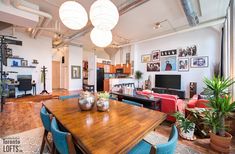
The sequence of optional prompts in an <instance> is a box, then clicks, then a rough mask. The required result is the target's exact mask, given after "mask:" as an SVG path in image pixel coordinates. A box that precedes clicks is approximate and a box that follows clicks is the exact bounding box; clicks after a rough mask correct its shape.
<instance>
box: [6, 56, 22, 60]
mask: <svg viewBox="0 0 235 154" xmlns="http://www.w3.org/2000/svg"><path fill="white" fill-rule="evenodd" d="M8 59H20V60H23V59H24V58H20V57H8Z"/></svg>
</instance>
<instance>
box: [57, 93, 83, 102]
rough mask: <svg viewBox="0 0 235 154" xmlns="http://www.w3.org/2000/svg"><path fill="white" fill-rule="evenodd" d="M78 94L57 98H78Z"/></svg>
mask: <svg viewBox="0 0 235 154" xmlns="http://www.w3.org/2000/svg"><path fill="white" fill-rule="evenodd" d="M79 97H80V95H79V94H75V95H66V96H60V97H59V99H60V100H62V101H63V100H66V99H70V98H79Z"/></svg>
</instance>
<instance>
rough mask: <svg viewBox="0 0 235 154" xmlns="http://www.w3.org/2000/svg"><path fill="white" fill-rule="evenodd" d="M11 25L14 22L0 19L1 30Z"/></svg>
mask: <svg viewBox="0 0 235 154" xmlns="http://www.w3.org/2000/svg"><path fill="white" fill-rule="evenodd" d="M11 26H12V24H9V23H6V22H2V21H0V31H1V30H3V29H6V28H8V27H11Z"/></svg>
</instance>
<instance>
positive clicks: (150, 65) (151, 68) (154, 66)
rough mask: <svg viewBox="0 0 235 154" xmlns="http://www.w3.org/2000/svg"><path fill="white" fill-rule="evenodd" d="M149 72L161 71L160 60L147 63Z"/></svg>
mask: <svg viewBox="0 0 235 154" xmlns="http://www.w3.org/2000/svg"><path fill="white" fill-rule="evenodd" d="M147 72H160V62H156V63H147Z"/></svg>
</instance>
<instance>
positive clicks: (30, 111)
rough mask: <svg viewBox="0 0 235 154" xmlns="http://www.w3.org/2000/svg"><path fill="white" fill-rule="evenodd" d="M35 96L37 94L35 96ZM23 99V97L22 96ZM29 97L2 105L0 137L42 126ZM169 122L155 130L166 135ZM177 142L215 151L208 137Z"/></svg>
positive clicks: (37, 108) (35, 103)
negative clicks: (210, 145) (211, 148)
mask: <svg viewBox="0 0 235 154" xmlns="http://www.w3.org/2000/svg"><path fill="white" fill-rule="evenodd" d="M76 93H78V91H73V92H68V91H55V92H53V93H52V96H53V97H55V96H57V97H58V96H60V95H67V94H76ZM36 97H37V96H36ZM22 99H23V98H22ZM30 99H31V98H30V97H25V98H24V99H23V100H21V101H18V102H17V100H15V101H14V102H7V103H6V104H5V105H4V112H0V137H3V136H7V135H11V134H16V133H20V132H23V131H27V130H30V129H34V128H37V127H42V123H41V119H40V116H39V112H40V108H41V105H42V103H41V102H40V101H41V100H40V98H34V101H32V100H30ZM232 123H233V124H232V126H235V121H234V119H233V121H232ZM170 125H171V124H169V123H166V122H164V123H163V124H162V125H160V126H159V127H158V128H157V130H156V131H157V132H159V133H160V134H162V135H164V136H166V137H168V136H169V133H170V130H171V127H170ZM234 131H235V130H233V131H232V134H233V136H235V132H234ZM179 142H180V143H182V144H185V145H188V146H190V147H191V148H193V149H195V150H197V151H199V152H201V153H203V154H204V153H215V152H213V151H212V150H210V147H209V142H210V141H209V139H197V140H195V141H187V140H183V139H181V138H180V139H179ZM231 153H233V154H235V137H234V138H233V141H232V151H231Z"/></svg>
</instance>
